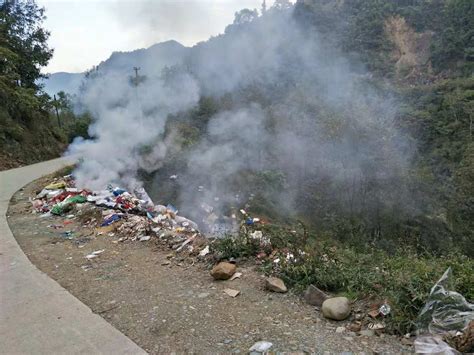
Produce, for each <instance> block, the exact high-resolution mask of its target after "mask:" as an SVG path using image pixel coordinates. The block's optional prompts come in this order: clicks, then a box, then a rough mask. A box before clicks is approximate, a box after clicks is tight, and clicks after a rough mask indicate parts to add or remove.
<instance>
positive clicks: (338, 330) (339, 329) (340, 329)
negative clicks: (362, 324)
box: [336, 327, 346, 333]
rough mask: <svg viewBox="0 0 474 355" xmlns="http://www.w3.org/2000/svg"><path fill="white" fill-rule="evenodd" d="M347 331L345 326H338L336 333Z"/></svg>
mask: <svg viewBox="0 0 474 355" xmlns="http://www.w3.org/2000/svg"><path fill="white" fill-rule="evenodd" d="M345 331H346V328H345V327H337V328H336V333H344V332H345Z"/></svg>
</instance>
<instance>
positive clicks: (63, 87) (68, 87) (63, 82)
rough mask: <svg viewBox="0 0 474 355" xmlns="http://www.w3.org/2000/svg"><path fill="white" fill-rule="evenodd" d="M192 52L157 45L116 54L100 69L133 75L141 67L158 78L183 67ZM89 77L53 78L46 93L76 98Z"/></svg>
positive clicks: (173, 44) (61, 75) (47, 81)
mask: <svg viewBox="0 0 474 355" xmlns="http://www.w3.org/2000/svg"><path fill="white" fill-rule="evenodd" d="M189 50H190V48H187V47H185V46H183V45H182V44H180V43H178V42H176V41H166V42H162V43H157V44H154V45H153V46H151V47H149V48H142V49H137V50H134V51H131V52H113V53H112V55H111V56H110V57H109V58H108V59H107V60H105V61H103V62H101V63H99V64H98V66H97V68H98V70H99V71H101V72H103V73H110V72H122V73H124V74H132V73H133V67H139V68H140V73H141V74H144V75H156V74H159V73H160V72H161V70H162V69H163V68H164V67H166V66H172V65H175V64H180V63H181V62H182V61H183V59H184V57H185V56H186V54H187V53H188V51H189ZM84 75H85V73H66V72H59V73H53V74H50V75H49V77H48V78H47V79H44V80H43V81H42V83H43V85H44V91H45V92H46V93H48V94H49V95H51V96H52V95H53V94H56V93H57V92H59V91H65V92H67V93H69V94H72V95H74V94H76V93H77V92H78V90H79V87H80V85H81V83H82V79H83V77H84Z"/></svg>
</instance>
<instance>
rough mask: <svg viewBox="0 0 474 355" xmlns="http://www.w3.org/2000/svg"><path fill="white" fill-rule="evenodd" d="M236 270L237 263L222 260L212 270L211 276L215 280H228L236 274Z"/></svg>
mask: <svg viewBox="0 0 474 355" xmlns="http://www.w3.org/2000/svg"><path fill="white" fill-rule="evenodd" d="M235 270H237V266H235V264H231V263H227V262H225V261H222V262H220V263H219V264H217V265H216V266H214V268H213V269H212V270H211V276H212V277H213V278H214V280H228V279H230V278H231V277H232V275H234V274H235Z"/></svg>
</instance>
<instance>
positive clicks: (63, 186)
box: [31, 175, 201, 252]
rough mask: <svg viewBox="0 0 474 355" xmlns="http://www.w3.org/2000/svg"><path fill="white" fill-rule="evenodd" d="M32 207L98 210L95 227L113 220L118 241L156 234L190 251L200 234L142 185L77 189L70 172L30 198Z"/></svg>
mask: <svg viewBox="0 0 474 355" xmlns="http://www.w3.org/2000/svg"><path fill="white" fill-rule="evenodd" d="M31 203H32V206H33V210H34V211H35V212H36V213H41V214H42V217H51V216H67V217H68V218H74V213H75V212H78V211H79V210H84V209H85V208H84V206H85V205H88V207H87V208H88V209H97V210H100V211H101V215H102V220H100V221H95V222H96V223H97V225H96V227H99V228H100V227H108V226H111V225H114V224H117V225H116V226H115V227H117V228H116V231H117V233H118V234H119V235H120V236H121V238H120V241H125V240H132V241H135V240H140V241H147V240H150V239H151V238H158V239H160V240H162V241H164V242H166V243H167V244H169V245H170V246H171V247H173V249H175V250H177V251H178V252H179V251H184V250H187V251H190V252H192V251H193V247H192V244H193V243H192V242H193V241H194V240H195V239H197V238H199V237H201V234H200V232H199V229H198V225H197V224H196V223H195V222H193V221H191V220H189V219H187V218H185V217H182V216H180V215H178V210H177V209H176V208H175V207H174V206H173V205H171V204H169V205H167V206H163V205H155V204H154V203H153V201H152V199H151V198H150V196H149V195H148V194H147V192H146V191H145V189H144V188H142V187H137V188H135V189H134V190H133V192H129V191H127V190H126V189H123V188H120V187H114V186H112V185H109V186H107V188H106V189H105V190H100V191H91V190H88V189H82V190H81V189H78V188H76V186H75V181H74V178H73V177H72V176H71V175H67V176H63V177H62V178H59V179H55V180H54V181H52V182H51V183H50V184H48V185H47V186H45V187H44V188H43V190H42V191H41V192H40V193H39V194H37V196H36V197H35V198H34V199H31Z"/></svg>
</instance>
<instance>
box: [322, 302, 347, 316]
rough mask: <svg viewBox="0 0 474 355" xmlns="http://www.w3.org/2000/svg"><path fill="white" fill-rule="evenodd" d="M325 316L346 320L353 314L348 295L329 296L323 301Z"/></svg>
mask: <svg viewBox="0 0 474 355" xmlns="http://www.w3.org/2000/svg"><path fill="white" fill-rule="evenodd" d="M321 311H322V312H323V316H324V317H326V318H329V319H334V320H344V319H346V318H347V317H349V314H351V304H350V302H349V300H348V299H347V298H346V297H334V298H328V299H327V300H326V301H324V302H323V305H322V308H321Z"/></svg>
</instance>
